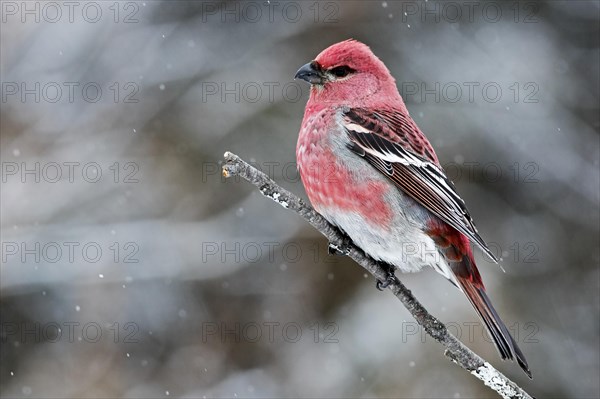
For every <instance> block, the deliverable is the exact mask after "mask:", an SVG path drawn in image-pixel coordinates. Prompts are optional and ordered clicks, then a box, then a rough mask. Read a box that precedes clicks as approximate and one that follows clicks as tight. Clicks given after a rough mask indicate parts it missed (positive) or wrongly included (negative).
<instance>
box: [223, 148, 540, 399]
mask: <svg viewBox="0 0 600 399" xmlns="http://www.w3.org/2000/svg"><path fill="white" fill-rule="evenodd" d="M225 161H226V163H225V165H224V166H223V176H225V177H231V176H240V177H242V178H243V179H245V180H247V181H249V182H250V183H252V184H253V185H255V186H256V187H258V189H259V190H260V192H261V193H262V194H263V195H265V196H267V197H269V198H271V199H272V200H273V201H275V202H277V203H278V204H279V205H281V206H283V207H284V208H286V209H289V210H291V211H294V212H296V213H297V214H298V215H300V216H302V217H303V218H304V219H305V220H306V221H307V222H308V223H310V224H311V225H312V226H313V227H314V228H315V229H317V230H319V232H321V234H323V235H324V236H325V237H326V238H327V239H328V240H329V242H330V244H332V245H333V246H335V247H337V248H340V249H342V250H343V252H344V254H346V255H348V256H349V257H350V258H352V259H353V260H354V261H355V262H356V263H358V264H359V265H360V266H362V267H363V268H364V269H366V270H367V271H368V272H369V273H371V274H372V275H373V276H374V277H375V278H376V279H377V280H379V281H385V280H386V279H387V278H388V274H387V273H386V269H385V267H384V266H382V265H381V264H379V263H378V262H377V261H375V260H374V259H372V258H371V257H369V256H368V255H366V254H365V253H364V252H363V251H362V250H361V249H360V248H358V247H357V246H355V245H354V244H353V243H351V242H347V239H345V237H344V236H343V235H342V234H341V233H340V231H339V230H338V229H337V228H336V227H335V226H333V225H331V224H330V223H329V222H328V221H327V220H325V218H323V217H322V216H321V215H320V214H318V213H317V212H316V211H315V210H314V209H313V208H312V207H311V206H310V205H309V204H307V203H306V202H304V201H303V200H301V199H300V198H298V197H297V196H296V195H294V194H292V193H290V192H289V191H287V190H285V189H284V188H282V187H279V185H277V184H276V183H275V182H274V181H273V180H271V179H270V178H269V177H268V176H267V175H266V174H264V173H263V172H260V171H259V170H257V169H256V168H254V167H253V166H251V165H249V164H248V163H246V162H245V161H244V160H242V159H240V158H239V157H238V156H237V155H235V154H232V153H230V152H226V153H225ZM388 288H389V289H390V290H391V291H392V293H393V294H394V295H395V296H396V297H397V298H398V299H399V300H400V301H401V302H402V304H403V305H404V306H405V307H406V309H408V311H409V312H410V313H411V314H412V315H413V317H414V318H415V320H417V322H418V323H419V324H420V325H421V326H422V327H423V328H424V329H425V331H426V332H427V334H429V335H430V336H431V337H432V338H433V339H435V340H436V341H438V342H439V343H441V344H442V345H444V346H445V347H446V350H445V352H444V354H445V355H446V357H448V358H449V359H450V360H452V361H453V362H454V363H456V364H458V365H459V366H460V367H462V368H463V369H465V370H467V371H469V372H470V373H471V374H473V375H474V376H475V377H477V378H479V379H480V380H481V381H483V383H484V384H485V385H487V386H488V387H490V388H491V389H493V390H494V391H496V392H497V393H498V394H499V395H500V396H502V397H503V398H515V399H517V398H518V399H521V398H523V399H532V398H531V396H530V395H529V394H528V393H527V392H525V391H524V390H523V389H522V388H521V387H519V386H518V385H517V384H515V383H514V382H512V381H511V380H509V379H508V378H507V377H506V376H505V375H503V374H502V373H500V372H499V371H498V370H496V369H495V368H494V367H492V366H491V365H490V364H489V363H487V362H485V361H484V360H483V359H482V358H481V357H479V356H478V355H477V354H476V353H475V352H473V351H471V350H470V349H469V348H467V347H466V346H465V345H463V343H462V342H460V341H459V340H458V339H457V338H456V337H455V336H454V335H452V334H450V332H449V331H448V329H447V328H446V326H445V325H444V324H443V323H442V322H440V321H439V320H438V319H436V318H435V317H433V316H432V315H431V314H429V312H428V311H427V309H425V308H424V307H423V305H421V303H420V302H419V301H418V300H417V299H416V298H415V297H414V296H413V294H412V292H411V291H410V290H409V289H408V288H406V287H405V286H404V284H402V282H400V280H398V279H397V278H394V280H393V281H392V282H391V283H390V284H389V286H388Z"/></svg>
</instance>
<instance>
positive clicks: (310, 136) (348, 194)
mask: <svg viewBox="0 0 600 399" xmlns="http://www.w3.org/2000/svg"><path fill="white" fill-rule="evenodd" d="M342 129H343V128H342V127H341V125H339V124H338V123H337V121H336V115H335V112H332V111H327V110H325V111H322V112H319V113H318V114H316V115H315V116H309V117H307V118H305V120H304V122H303V124H302V127H301V130H300V135H299V137H298V145H297V147H296V159H297V162H298V168H299V170H300V176H301V178H302V183H303V184H304V188H305V190H306V194H307V195H308V198H309V200H310V202H311V204H312V205H313V206H314V207H315V209H316V210H317V211H319V212H320V213H324V212H323V211H324V210H325V209H329V210H334V211H339V212H351V213H356V214H358V215H360V216H362V217H364V219H365V220H367V221H368V222H369V223H372V224H374V225H377V226H378V227H381V228H385V227H386V226H387V225H389V223H391V220H392V216H393V214H392V213H393V212H392V209H391V208H390V205H389V204H388V203H387V201H386V198H385V196H386V194H387V193H388V192H389V190H390V189H391V187H390V186H391V185H390V184H389V183H388V182H386V181H384V180H383V179H381V178H380V175H379V173H378V172H377V171H375V170H374V169H373V168H371V167H368V165H363V161H362V160H361V159H359V158H358V157H356V156H355V155H354V154H353V153H352V152H351V151H350V150H349V149H348V148H347V147H346V145H345V143H344V134H345V132H344V131H342ZM363 168H364V169H363ZM324 216H325V215H324Z"/></svg>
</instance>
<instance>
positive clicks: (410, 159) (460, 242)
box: [295, 40, 531, 378]
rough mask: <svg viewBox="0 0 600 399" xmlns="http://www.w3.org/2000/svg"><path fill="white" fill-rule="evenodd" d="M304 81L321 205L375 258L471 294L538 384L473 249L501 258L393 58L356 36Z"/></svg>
mask: <svg viewBox="0 0 600 399" xmlns="http://www.w3.org/2000/svg"><path fill="white" fill-rule="evenodd" d="M295 77H296V78H297V79H302V80H305V81H307V82H309V83H310V84H311V89H310V98H309V99H308V103H307V104H306V110H305V112H304V119H303V121H302V127H301V129H300V135H299V137H298V145H297V148H296V158H297V161H298V167H299V169H300V176H301V178H302V182H303V184H304V187H305V188H306V193H307V195H308V198H309V200H310V202H311V203H312V205H313V206H314V208H315V209H316V210H317V211H318V212H319V213H320V214H321V215H323V216H324V217H325V218H326V219H327V220H328V221H329V222H331V223H332V224H334V225H336V226H337V227H339V228H340V229H341V230H342V231H343V232H344V233H345V234H346V235H348V237H350V239H351V240H352V241H353V242H354V243H355V244H356V245H358V246H359V247H360V248H361V249H362V250H363V251H364V252H365V253H367V254H368V255H369V256H371V257H372V258H374V259H377V260H379V261H382V262H385V263H387V264H389V265H391V266H393V267H395V268H398V269H400V270H401V271H402V272H416V271H419V270H420V269H422V268H423V267H424V266H431V267H433V268H434V269H435V270H436V271H437V272H439V273H441V274H442V275H443V276H444V277H446V278H447V279H448V280H450V282H451V283H452V284H454V285H455V286H456V287H458V288H459V289H460V290H461V291H462V292H464V293H465V295H466V296H467V298H469V301H470V302H471V304H472V305H473V307H474V308H475V310H476V311H477V313H478V314H479V316H480V317H481V319H482V320H483V322H484V323H485V325H486V327H487V329H488V331H489V332H490V335H491V336H492V338H493V340H494V343H495V344H496V347H497V348H498V351H499V352H500V356H501V357H502V359H511V360H513V359H515V358H516V360H517V362H518V363H519V365H520V366H521V368H522V369H523V370H524V371H525V373H527V375H528V376H529V377H530V378H531V372H530V371H529V366H528V365H527V360H525V356H524V355H523V353H522V352H521V350H520V349H519V347H518V346H517V343H516V342H515V340H514V339H513V337H512V336H511V335H510V333H509V332H508V329H507V328H506V326H505V325H504V323H503V322H502V320H501V319H500V317H499V316H498V313H496V310H495V309H494V308H493V306H492V303H491V301H490V299H489V298H488V296H487V294H486V292H485V288H484V285H483V281H482V280H481V276H480V275H479V271H478V270H477V266H476V265H475V259H474V257H473V251H472V248H471V244H472V243H474V244H476V245H477V246H478V247H479V248H481V249H482V250H483V251H484V252H485V253H486V254H487V255H488V256H489V257H490V258H492V259H494V260H495V261H497V259H496V258H495V257H494V255H493V254H492V252H491V251H490V249H489V248H488V246H487V245H486V243H485V242H484V241H483V239H482V238H481V237H480V236H479V234H478V233H477V229H476V228H475V225H474V224H473V220H472V219H471V216H470V215H469V211H468V210H467V208H466V206H465V202H464V201H463V200H462V199H461V198H460V196H459V195H458V194H457V192H456V190H455V188H454V185H453V184H452V182H451V181H450V180H448V178H447V177H446V174H445V173H444V170H443V169H442V167H441V165H440V163H439V161H438V158H437V156H436V154H435V151H434V150H433V148H432V147H431V144H430V143H429V141H428V140H427V138H426V137H425V135H424V134H423V133H422V132H421V130H420V129H419V127H418V126H417V124H416V123H415V122H414V121H413V119H412V118H411V117H410V115H409V113H408V110H407V109H406V106H405V105H404V101H403V100H402V97H401V96H400V93H399V92H398V89H397V87H396V83H395V80H394V78H393V77H392V75H391V74H390V71H389V70H388V69H387V68H386V66H385V65H384V64H383V62H381V60H379V58H377V57H376V56H375V55H374V54H373V53H372V52H371V50H370V49H369V47H367V46H366V45H365V44H363V43H360V42H358V41H355V40H347V41H344V42H341V43H337V44H334V45H332V46H331V47H329V48H327V49H325V50H324V51H323V52H321V54H319V55H318V56H317V58H315V60H314V61H312V62H310V63H308V64H306V65H304V66H303V67H301V68H300V69H299V70H298V72H297V73H296V76H295ZM392 270H393V269H392ZM388 284H389V282H386V283H381V282H379V283H378V287H386V286H387V285H388Z"/></svg>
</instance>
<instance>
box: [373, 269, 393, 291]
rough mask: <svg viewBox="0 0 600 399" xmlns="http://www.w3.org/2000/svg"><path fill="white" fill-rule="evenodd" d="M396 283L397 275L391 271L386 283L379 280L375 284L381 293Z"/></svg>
mask: <svg viewBox="0 0 600 399" xmlns="http://www.w3.org/2000/svg"><path fill="white" fill-rule="evenodd" d="M395 281H396V275H395V274H394V272H393V271H389V272H388V276H387V278H386V279H385V281H380V280H377V282H376V283H375V286H376V287H377V289H378V290H379V291H383V290H384V289H386V288H387V287H389V286H390V284H392V283H393V282H395Z"/></svg>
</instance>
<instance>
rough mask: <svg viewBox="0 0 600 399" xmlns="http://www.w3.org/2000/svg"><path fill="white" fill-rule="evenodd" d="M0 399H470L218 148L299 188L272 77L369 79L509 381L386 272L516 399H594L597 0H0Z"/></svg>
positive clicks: (471, 326)
mask: <svg viewBox="0 0 600 399" xmlns="http://www.w3.org/2000/svg"><path fill="white" fill-rule="evenodd" d="M0 6H1V11H2V24H1V29H2V31H1V42H0V43H1V63H0V66H1V75H2V76H1V80H2V102H1V112H0V116H1V139H0V144H1V152H0V155H1V157H2V188H1V204H2V208H1V216H2V220H1V226H2V231H1V232H2V239H1V241H2V264H1V283H0V288H1V297H0V305H1V327H2V328H1V337H0V338H1V358H2V362H1V364H0V394H1V395H2V396H3V397H77V398H82V397H94V398H101V397H111V398H112V397H129V398H138V397H139V398H142V397H143V398H147V397H153V398H157V397H189V398H197V397H256V398H262V397H297V396H300V397H326V398H329V397H397V398H434V397H435V398H441V397H443V398H466V397H469V398H470V397H477V398H482V397H486V398H487V397H490V398H492V397H496V395H495V393H494V392H492V391H490V390H489V389H487V388H485V387H484V386H483V385H482V384H480V382H479V381H477V380H476V379H475V378H473V377H472V376H471V375H469V374H468V373H466V372H464V371H463V370H462V369H460V368H459V367H457V366H455V365H453V364H452V363H451V362H449V361H448V360H447V359H446V358H445V357H444V355H443V349H442V347H441V346H440V345H439V344H437V343H436V342H434V341H433V340H432V339H430V338H426V337H425V334H424V332H423V331H421V329H420V328H419V327H418V325H417V324H416V323H415V322H414V320H413V319H412V318H411V316H410V314H409V313H408V312H407V311H406V309H404V307H403V306H402V305H401V304H400V303H399V302H398V301H397V300H396V299H395V298H394V297H393V296H392V295H391V294H390V293H389V292H379V291H377V290H376V289H375V282H374V280H373V279H372V278H371V277H370V276H367V275H366V274H365V272H364V271H363V270H362V269H361V268H360V267H359V266H357V265H356V264H354V263H353V262H352V261H350V260H348V259H346V258H343V257H337V256H336V257H330V256H328V255H327V242H326V240H325V239H324V238H323V237H322V236H320V235H319V234H318V233H317V232H316V231H315V230H314V229H312V228H311V227H310V226H309V225H308V224H307V223H306V222H305V221H304V220H302V219H301V218H300V217H298V216H297V215H295V214H293V213H292V212H289V211H286V210H284V209H283V208H281V207H280V206H278V205H276V204H274V203H273V202H272V201H269V200H267V199H265V198H264V197H262V196H261V195H260V193H258V192H257V190H256V189H255V188H254V187H252V186H250V185H249V184H247V183H245V182H242V181H240V180H236V179H232V180H228V181H225V180H224V179H223V178H222V177H221V173H220V168H221V160H222V155H223V153H224V152H225V151H227V150H229V151H232V152H235V153H237V154H238V155H240V156H241V157H243V158H244V159H246V160H248V161H252V162H253V163H254V164H255V165H256V166H257V167H259V168H260V169H262V170H263V171H265V172H266V173H268V174H269V175H270V176H271V177H273V178H274V179H275V180H276V181H277V182H278V183H279V184H281V185H282V186H284V187H286V188H288V189H290V190H292V191H293V192H295V193H297V194H299V195H301V196H303V197H305V194H304V189H303V187H302V184H301V182H300V181H299V177H298V174H297V172H296V166H295V145H296V139H297V132H298V130H299V127H300V122H301V119H302V115H303V110H304V104H305V102H306V99H307V97H308V87H307V86H306V85H305V84H304V82H294V81H293V76H294V74H295V72H296V70H297V69H298V68H299V67H300V66H301V65H303V64H304V63H306V62H308V61H310V60H311V59H313V58H314V57H315V56H316V55H317V54H318V53H319V52H320V51H321V50H322V49H324V48H325V47H327V46H329V45H330V44H333V43H335V42H337V41H341V40H345V39H348V38H355V39H358V40H361V41H363V42H365V43H366V44H368V45H369V46H370V47H371V48H372V49H373V51H374V52H375V54H377V55H378V56H379V57H380V58H381V59H382V60H383V61H384V62H385V63H386V65H387V66H388V67H389V68H390V70H391V72H392V74H393V75H394V76H395V77H396V79H397V83H398V87H399V89H400V90H401V92H402V94H403V95H404V98H405V101H406V103H407V106H408V109H409V111H410V112H411V115H412V116H413V117H414V119H415V120H416V121H417V123H418V124H419V126H420V127H421V128H422V130H423V131H424V132H425V133H426V134H427V135H428V137H429V139H430V140H431V142H432V144H433V146H434V147H435V148H436V151H437V153H438V156H439V158H440V160H441V162H442V164H444V165H445V167H446V170H447V173H448V175H449V176H450V177H451V178H452V180H454V182H455V184H456V186H457V189H458V191H459V192H460V193H461V195H462V196H463V198H464V199H465V201H466V203H467V204H468V206H469V209H470V210H471V213H472V215H473V217H474V219H475V221H476V222H477V225H478V228H479V230H480V233H481V234H482V236H483V237H484V238H485V239H486V241H487V242H488V243H490V246H491V247H492V249H493V250H494V251H495V252H496V253H497V254H498V255H499V256H501V257H502V258H503V260H502V262H501V263H502V266H503V267H504V269H505V270H506V272H505V273H504V272H502V270H501V269H500V268H499V267H498V266H496V265H494V264H492V263H491V262H490V261H488V260H486V258H485V257H484V256H483V255H482V254H481V252H479V251H478V252H477V254H476V256H477V259H478V264H479V268H480V270H481V272H482V275H483V278H484V281H485V282H486V285H487V287H488V291H489V294H490V296H491V298H492V300H493V302H494V304H495V306H496V308H497V309H498V311H499V313H500V314H501V315H502V318H503V319H504V320H505V322H506V324H507V325H508V326H509V328H510V329H511V331H512V332H513V334H514V335H515V338H516V339H517V341H518V342H519V345H520V347H521V348H522V349H523V352H524V353H525V354H526V356H527V358H528V360H529V363H530V366H531V370H532V372H533V375H534V379H533V380H531V381H530V380H529V379H528V378H527V377H526V376H525V375H524V374H523V373H522V372H521V370H520V369H519V368H518V366H517V365H516V364H512V363H503V362H502V361H501V360H499V356H498V355H497V353H496V350H495V349H494V347H493V345H492V344H491V343H490V342H489V338H487V336H486V335H485V334H484V330H483V328H482V325H481V323H480V322H479V320H478V319H477V316H476V314H475V312H474V311H473V310H472V308H471V306H470V305H469V303H468V302H467V301H466V300H465V298H464V297H463V295H462V294H461V293H460V292H459V291H458V290H456V289H455V288H454V287H453V286H452V285H451V284H448V282H447V281H445V280H444V278H443V277H441V276H439V275H438V274H436V273H435V272H434V271H433V270H426V271H423V272H422V273H419V274H414V275H402V276H400V277H401V279H402V280H403V281H404V283H405V284H406V285H407V286H408V287H409V288H410V289H412V290H413V291H414V293H415V294H416V296H417V297H418V298H419V299H420V300H421V301H422V302H423V304H424V305H425V306H426V307H427V308H428V309H429V310H430V311H431V313H432V314H434V315H435V316H437V317H439V318H440V319H441V320H442V321H443V322H445V323H447V324H448V326H449V328H450V329H451V331H453V332H454V333H455V334H457V336H459V338H460V339H461V340H462V341H463V342H464V343H465V344H467V345H468V346H469V347H470V348H472V349H473V350H475V351H476V352H477V353H478V354H480V355H481V356H483V357H484V358H485V359H486V360H488V361H489V362H490V363H492V364H493V365H494V366H495V367H497V368H499V369H500V370H501V371H502V372H504V373H505V374H506V375H507V376H509V377H510V378H512V379H513V380H514V381H516V382H517V383H518V384H520V385H521V386H522V387H523V388H525V389H526V390H527V391H528V392H530V393H531V394H532V395H535V396H536V397H556V398H558V397H569V398H597V397H598V396H599V395H600V389H599V382H598V373H599V363H600V361H599V329H600V327H599V316H598V315H599V311H600V309H599V307H600V305H599V301H600V298H599V278H600V277H599V275H598V270H599V268H598V266H599V261H600V255H599V247H598V242H599V238H600V237H599V206H598V204H599V183H600V177H599V172H598V169H599V158H600V155H599V147H600V143H599V136H598V131H599V128H600V123H599V117H598V115H599V108H600V107H599V37H600V36H599V34H598V33H599V12H600V7H599V2H598V1H547V2H517V1H514V2H498V1H490V2H486V1H478V2H461V1H459V2H436V1H410V2H400V1H384V2H382V1H372V2H359V1H324V2H313V1H306V2H286V1H271V2H268V1H262V0H261V1H256V2H252V1H251V2H234V1H218V2H201V1H164V2H161V1H150V0H147V1H145V2H139V1H133V2H104V1H98V2H77V1H75V2H33V1H31V2H17V1H2V2H1V3H0Z"/></svg>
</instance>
